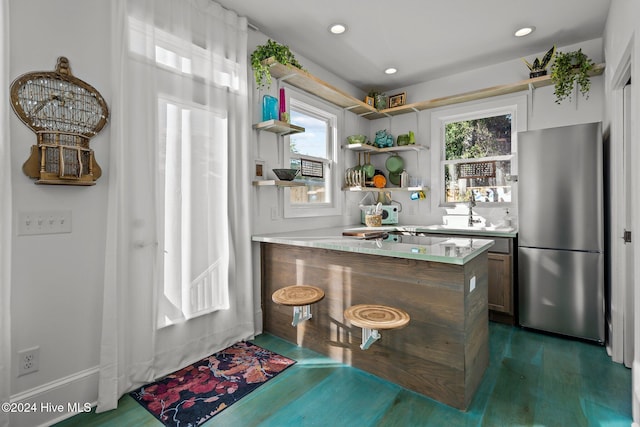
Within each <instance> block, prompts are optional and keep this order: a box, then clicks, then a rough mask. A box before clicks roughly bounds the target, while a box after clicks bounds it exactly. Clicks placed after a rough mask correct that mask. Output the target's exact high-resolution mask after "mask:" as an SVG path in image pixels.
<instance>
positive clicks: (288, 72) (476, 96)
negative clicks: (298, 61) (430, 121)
mask: <svg viewBox="0 0 640 427" xmlns="http://www.w3.org/2000/svg"><path fill="white" fill-rule="evenodd" d="M263 63H264V64H266V65H269V67H270V68H269V70H270V72H271V75H272V76H273V77H274V78H277V79H280V80H281V81H285V82H287V83H288V84H290V85H292V86H294V87H297V88H298V89H302V90H304V91H306V92H308V93H311V94H313V95H316V96H318V97H319V98H321V99H324V100H325V101H328V102H331V103H332V104H334V105H337V106H340V107H342V108H345V109H347V110H349V111H351V112H353V113H354V114H358V115H360V116H362V117H364V118H367V119H370V120H373V119H379V118H383V117H391V116H397V115H400V114H407V113H411V112H417V111H423V110H428V109H431V108H437V107H443V106H446V105H454V104H460V103H463V102H469V101H476V100H480V99H486V98H491V97H494V96H499V95H507V94H510V93H516V92H522V91H525V90H533V89H537V88H541V87H545V86H550V85H552V84H553V81H552V80H551V76H550V75H546V76H540V77H535V78H531V79H525V80H521V81H518V82H515V83H508V84H504V85H498V86H492V87H488V88H484V89H479V90H474V91H470V92H464V93H460V94H457V95H451V96H445V97H442V98H434V99H430V100H427V101H420V102H414V103H411V104H405V105H402V106H399V107H394V108H387V109H384V110H376V109H375V108H373V107H372V106H370V105H367V104H365V103H364V102H363V101H360V100H358V99H356V98H354V97H353V96H351V95H349V94H347V93H345V92H343V91H342V90H340V89H338V88H336V87H334V86H332V85H330V84H328V83H325V82H323V81H322V80H320V79H318V78H317V77H315V76H313V75H311V74H310V73H308V72H306V71H303V70H300V69H298V68H295V67H290V66H285V65H282V64H279V63H278V62H276V61H275V60H274V59H273V58H269V59H266V60H265V61H263ZM604 68H605V64H596V65H595V66H594V67H593V70H591V72H590V73H589V74H590V75H591V76H598V75H601V74H602V73H603V72H604Z"/></svg>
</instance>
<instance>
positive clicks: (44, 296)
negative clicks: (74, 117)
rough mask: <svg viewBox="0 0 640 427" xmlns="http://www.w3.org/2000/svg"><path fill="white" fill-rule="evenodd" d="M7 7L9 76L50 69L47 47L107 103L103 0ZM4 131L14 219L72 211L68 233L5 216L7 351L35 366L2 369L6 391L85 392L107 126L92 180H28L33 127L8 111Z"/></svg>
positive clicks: (24, 0) (57, 399)
mask: <svg viewBox="0 0 640 427" xmlns="http://www.w3.org/2000/svg"><path fill="white" fill-rule="evenodd" d="M10 14H11V21H10V22H11V32H10V46H11V58H10V73H11V78H16V77H18V76H19V75H22V74H24V73H27V72H32V71H53V70H54V69H55V66H56V60H57V57H58V56H66V57H67V58H68V59H69V61H70V64H71V70H72V73H73V74H74V76H76V77H78V78H80V79H82V80H85V81H86V82H88V83H89V84H91V85H92V86H93V87H95V88H96V89H97V90H98V91H100V92H101V94H102V95H103V96H104V98H105V100H106V101H107V104H109V105H110V73H109V70H110V67H109V57H110V44H109V39H110V37H109V34H110V18H109V17H110V4H109V2H105V1H102V0H57V1H55V2H52V1H42V0H12V1H11V2H10ZM3 102H6V100H4V101H3ZM10 132H11V141H10V142H11V151H12V160H11V164H12V174H11V175H12V181H13V186H12V189H13V198H14V200H13V217H14V219H15V220H16V221H17V218H18V214H19V212H23V211H38V210H70V211H71V213H72V232H71V234H57V235H45V236H18V235H17V232H16V231H15V230H17V224H16V225H15V226H14V240H13V247H12V253H13V260H12V291H11V292H12V298H11V309H12V336H11V339H12V355H13V357H16V353H17V352H18V351H20V350H23V349H26V348H30V347H34V346H39V347H40V370H39V371H38V372H36V373H32V374H29V375H26V376H22V377H19V378H16V377H14V378H12V381H11V393H12V396H13V398H14V399H25V400H30V401H35V402H38V403H39V402H41V401H47V400H49V401H52V402H53V403H62V404H64V405H65V406H66V403H67V402H68V401H71V402H73V401H76V400H79V401H82V402H86V401H89V402H91V401H93V400H95V398H96V392H97V389H96V388H95V385H96V384H97V383H96V381H95V375H94V373H95V371H94V370H93V369H94V368H95V367H96V366H97V365H98V363H99V350H100V345H99V344H100V325H101V320H102V319H101V316H102V276H103V258H104V245H105V235H104V229H105V225H106V219H105V211H106V198H107V185H108V180H109V177H108V173H107V172H108V166H109V154H108V153H109V126H108V125H107V126H106V127H105V128H104V129H103V130H102V132H101V133H100V134H99V135H98V136H96V137H95V138H93V139H92V140H91V147H92V148H93V149H94V150H95V155H96V159H97V161H98V164H99V165H100V166H101V167H102V170H103V176H102V178H100V179H99V180H98V182H97V184H96V185H95V186H92V187H76V186H54V185H34V183H33V180H31V179H30V178H28V177H27V176H25V175H24V174H23V173H22V170H21V168H22V164H23V163H24V161H25V160H26V159H27V157H28V155H29V150H30V147H31V145H33V144H35V143H36V136H35V134H34V133H33V132H32V131H31V130H30V129H29V128H28V127H26V126H25V125H24V124H23V123H22V122H21V121H20V120H19V119H18V117H17V116H16V115H14V114H12V115H11V129H10ZM14 224H15V223H14ZM16 363H17V357H16V358H15V359H14V367H17V365H16ZM69 376H71V377H69ZM72 384H73V385H72ZM71 385H72V386H71ZM51 388H54V389H55V392H54V393H53V394H51V393H50V392H49V389H51ZM72 389H73V390H72ZM87 391H88V392H87ZM51 399H53V400H51ZM51 416H52V415H51V414H39V415H36V416H27V415H21V416H19V417H15V418H14V419H13V420H12V423H11V425H12V426H13V425H15V426H22V425H24V426H34V425H36V424H38V423H40V422H41V420H42V419H44V418H46V417H51Z"/></svg>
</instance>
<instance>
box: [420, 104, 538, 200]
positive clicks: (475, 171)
mask: <svg viewBox="0 0 640 427" xmlns="http://www.w3.org/2000/svg"><path fill="white" fill-rule="evenodd" d="M500 104H502V106H500ZM525 108H526V98H525V97H518V98H517V99H516V100H515V103H514V100H513V99H512V100H503V101H490V102H486V103H481V104H476V105H471V106H466V107H459V108H457V109H455V110H454V109H451V110H447V111H440V112H437V113H434V115H433V116H432V126H433V128H432V129H434V130H435V133H434V134H433V135H432V138H433V137H435V138H437V141H434V142H435V144H434V145H435V146H437V147H439V148H440V153H441V154H440V158H439V164H437V165H436V164H433V166H434V171H438V176H437V177H435V176H434V183H437V184H436V185H437V186H438V188H437V190H436V191H434V193H437V194H438V199H439V203H440V204H441V205H452V204H455V203H460V202H467V201H468V200H469V198H471V197H472V198H473V199H474V200H475V202H476V203H477V204H478V205H483V204H484V205H485V206H489V205H495V204H510V203H511V202H512V201H514V198H513V188H512V183H513V181H511V179H510V176H511V175H515V174H516V171H515V167H516V164H515V153H516V140H517V132H518V131H520V130H525V129H526V113H525V111H526V110H525ZM519 111H520V112H521V114H520V116H521V119H520V120H519V121H518V120H517V118H518V116H517V113H518V112H519ZM522 117H524V118H522ZM434 190H435V189H434ZM438 199H437V200H438Z"/></svg>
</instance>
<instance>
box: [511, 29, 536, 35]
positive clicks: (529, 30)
mask: <svg viewBox="0 0 640 427" xmlns="http://www.w3.org/2000/svg"><path fill="white" fill-rule="evenodd" d="M535 29H536V27H522V28H520V29H519V30H518V31H516V32H515V36H516V37H524V36H528V35H529V34H531V33H533V31H534V30H535Z"/></svg>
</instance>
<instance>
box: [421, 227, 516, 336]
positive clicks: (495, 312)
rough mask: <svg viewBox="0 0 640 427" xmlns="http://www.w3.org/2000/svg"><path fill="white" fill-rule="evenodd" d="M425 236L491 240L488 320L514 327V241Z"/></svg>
mask: <svg viewBox="0 0 640 427" xmlns="http://www.w3.org/2000/svg"><path fill="white" fill-rule="evenodd" d="M425 234H429V235H431V236H432V237H452V238H460V237H466V238H472V239H491V240H493V241H494V245H493V246H492V247H490V248H489V254H488V255H489V256H488V263H489V266H488V274H489V280H488V282H489V283H488V305H489V320H491V321H493V322H500V323H506V324H509V325H515V324H516V312H515V306H516V303H515V279H514V277H515V274H514V266H515V260H514V256H513V247H514V239H513V238H511V237H485V236H479V235H468V234H441V233H425Z"/></svg>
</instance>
